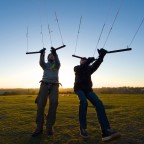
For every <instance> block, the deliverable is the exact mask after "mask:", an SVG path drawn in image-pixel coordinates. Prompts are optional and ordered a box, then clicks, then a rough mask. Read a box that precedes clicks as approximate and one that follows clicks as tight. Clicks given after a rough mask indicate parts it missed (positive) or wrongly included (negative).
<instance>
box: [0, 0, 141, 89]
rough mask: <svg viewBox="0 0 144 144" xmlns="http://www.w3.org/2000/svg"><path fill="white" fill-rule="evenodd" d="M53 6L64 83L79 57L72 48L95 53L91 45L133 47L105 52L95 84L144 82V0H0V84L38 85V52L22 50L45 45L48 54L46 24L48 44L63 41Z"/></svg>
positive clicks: (70, 80) (83, 53)
mask: <svg viewBox="0 0 144 144" xmlns="http://www.w3.org/2000/svg"><path fill="white" fill-rule="evenodd" d="M118 10H119V12H118ZM55 12H56V14H57V18H58V22H59V26H60V30H61V34H62V38H63V43H64V44H65V45H66V47H65V48H63V49H61V50H59V51H57V53H58V55H59V58H60V61H61V68H60V72H59V81H60V82H61V83H62V85H63V88H70V87H73V83H74V71H73V67H74V66H76V65H78V64H79V61H80V60H79V59H77V58H74V57H72V54H75V55H79V56H82V57H83V56H85V57H92V56H93V55H94V57H95V58H97V57H98V53H97V51H96V52H95V54H94V51H95V49H97V48H102V47H104V48H105V49H106V50H108V51H110V50H116V49H123V48H127V47H131V48H132V51H127V52H119V53H113V54H107V55H106V56H105V58H104V61H103V63H102V65H101V66H100V67H99V69H98V70H97V71H96V72H95V73H94V74H93V75H92V80H93V87H121V86H129V87H144V64H143V63H144V22H143V21H142V20H143V18H144V0H0V88H38V87H39V81H40V80H41V78H42V74H43V71H42V69H41V67H40V66H39V54H33V55H26V52H27V51H39V50H40V49H42V48H43V46H44V47H46V55H48V54H49V52H50V47H51V41H50V35H49V31H48V25H49V27H50V29H51V37H52V44H53V45H52V46H54V47H59V46H61V45H62V44H63V43H62V40H61V37H60V33H59V29H58V24H57V21H56V17H55ZM116 15H117V17H116ZM81 16H82V20H81V26H80V31H79V37H78V42H77V47H76V51H75V46H76V39H77V35H78V28H79V23H80V17H81ZM115 18H116V19H115ZM114 20H115V21H114ZM142 22H143V23H142ZM103 25H105V27H104V29H103V32H102V35H101V38H100V40H99V43H98V39H99V37H100V33H101V31H102V27H103ZM111 27H112V29H111ZM27 28H28V34H27ZM41 28H42V31H41ZM110 29H111V32H110V35H109V37H108V40H107V42H106V44H105V46H104V43H105V41H106V37H107V35H108V33H109V31H110ZM41 32H42V33H41ZM135 34H136V35H135ZM26 35H28V38H27V37H26ZM42 35H43V39H42ZM133 38H134V39H133ZM27 40H28V43H27ZM42 40H43V41H42ZM131 42H132V43H131ZM97 43H98V45H97ZM96 45H97V47H96Z"/></svg>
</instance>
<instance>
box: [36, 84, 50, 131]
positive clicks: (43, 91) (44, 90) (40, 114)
mask: <svg viewBox="0 0 144 144" xmlns="http://www.w3.org/2000/svg"><path fill="white" fill-rule="evenodd" d="M48 94H49V89H48V87H47V85H43V84H41V86H40V91H39V94H38V97H37V116H36V123H37V128H38V129H42V128H43V123H44V109H45V105H46V103H47V97H48Z"/></svg>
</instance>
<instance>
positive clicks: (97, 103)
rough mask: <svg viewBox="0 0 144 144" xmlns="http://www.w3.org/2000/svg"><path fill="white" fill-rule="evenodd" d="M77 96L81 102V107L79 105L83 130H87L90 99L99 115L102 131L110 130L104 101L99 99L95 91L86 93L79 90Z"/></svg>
mask: <svg viewBox="0 0 144 144" xmlns="http://www.w3.org/2000/svg"><path fill="white" fill-rule="evenodd" d="M76 94H77V95H78V97H79V100H80V105H79V123H80V128H83V129H86V128H87V120H86V115H87V107H88V102H87V99H88V100H89V101H90V102H91V103H92V104H93V106H94V107H95V109H96V113H97V117H98V121H99V123H100V126H101V130H106V129H109V128H110V124H109V121H108V118H107V116H106V113H105V108H104V105H103V103H102V101H101V100H100V99H99V98H98V96H97V95H96V94H95V93H94V92H93V91H89V92H84V91H82V90H77V91H76Z"/></svg>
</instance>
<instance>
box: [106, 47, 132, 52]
mask: <svg viewBox="0 0 144 144" xmlns="http://www.w3.org/2000/svg"><path fill="white" fill-rule="evenodd" d="M129 50H132V48H126V49H119V50H113V51H108V52H107V53H116V52H123V51H129Z"/></svg>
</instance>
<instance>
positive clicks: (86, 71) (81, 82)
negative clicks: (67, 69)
mask: <svg viewBox="0 0 144 144" xmlns="http://www.w3.org/2000/svg"><path fill="white" fill-rule="evenodd" d="M102 62H103V59H102V58H98V59H96V60H95V61H94V63H93V64H91V65H90V62H89V61H88V60H87V62H86V63H85V64H81V65H78V66H75V67H74V72H75V82H74V91H77V90H83V91H85V92H87V91H92V85H93V84H92V80H91V75H92V74H93V73H94V72H95V71H96V70H97V69H98V67H99V66H100V64H101V63H102Z"/></svg>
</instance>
